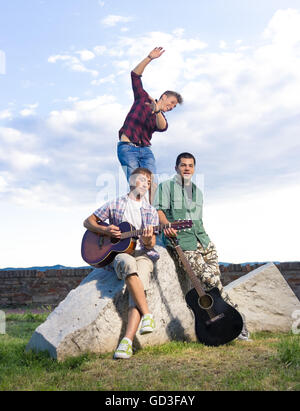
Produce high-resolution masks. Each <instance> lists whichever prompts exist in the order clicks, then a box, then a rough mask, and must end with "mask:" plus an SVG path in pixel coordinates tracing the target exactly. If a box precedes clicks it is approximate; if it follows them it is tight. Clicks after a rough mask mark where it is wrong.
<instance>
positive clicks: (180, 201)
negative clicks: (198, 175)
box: [155, 153, 249, 340]
mask: <svg viewBox="0 0 300 411" xmlns="http://www.w3.org/2000/svg"><path fill="white" fill-rule="evenodd" d="M195 165H196V160H195V157H194V156H193V155H192V154H190V153H181V154H179V156H178V157H177V160H176V166H175V170H176V173H177V174H176V175H175V177H174V178H173V179H171V180H167V181H164V182H163V183H161V184H160V185H159V186H158V189H157V191H156V197H155V206H156V208H157V210H158V215H159V220H160V223H161V224H168V223H169V222H173V221H176V220H185V219H188V220H193V227H192V228H191V229H189V230H187V231H180V232H178V234H177V232H176V230H174V229H173V228H167V229H165V230H164V234H165V237H164V240H165V244H166V246H167V249H168V251H169V253H170V254H171V256H172V258H173V259H174V261H175V263H176V265H177V268H178V269H180V270H182V269H183V266H182V263H181V260H180V259H179V257H178V254H177V252H176V250H175V249H174V246H173V244H172V242H171V241H170V240H169V239H168V237H172V236H176V235H177V238H178V241H179V245H180V246H181V248H182V250H183V252H184V254H185V256H186V257H187V259H188V261H189V263H190V265H191V267H192V269H193V270H194V271H195V272H196V274H197V275H198V276H199V278H200V280H201V282H202V283H203V285H204V287H205V288H207V289H210V288H213V287H217V288H218V289H219V290H220V293H221V296H222V298H223V299H224V301H226V302H227V303H229V304H230V305H232V306H233V307H235V308H238V307H237V305H236V304H234V303H233V302H232V301H231V300H230V297H229V296H228V294H227V293H226V292H225V291H224V288H223V286H222V283H221V279H220V276H221V273H220V269H219V262H218V255H217V250H216V248H215V245H214V244H213V243H212V242H211V240H210V238H209V236H208V235H207V233H206V231H205V229H204V226H203V221H202V207H203V196H202V192H201V191H200V189H199V188H198V187H197V186H196V185H195V184H194V183H193V182H192V176H193V174H194V172H195ZM242 317H243V320H244V327H243V330H242V332H241V334H240V336H239V337H238V338H239V339H244V340H249V332H248V330H247V328H246V323H245V318H244V316H243V315H242Z"/></svg>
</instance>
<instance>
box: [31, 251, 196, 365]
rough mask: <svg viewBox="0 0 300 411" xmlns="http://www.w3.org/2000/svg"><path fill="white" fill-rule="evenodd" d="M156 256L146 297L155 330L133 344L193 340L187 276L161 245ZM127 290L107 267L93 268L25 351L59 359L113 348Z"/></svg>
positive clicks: (122, 327) (121, 332)
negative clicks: (46, 353) (187, 301)
mask: <svg viewBox="0 0 300 411" xmlns="http://www.w3.org/2000/svg"><path fill="white" fill-rule="evenodd" d="M156 248H157V249H158V251H159V253H160V259H159V260H158V262H157V264H156V269H155V271H154V273H153V275H152V278H151V282H150V288H149V290H148V291H147V300H148V305H149V309H150V311H151V312H152V313H153V315H154V318H155V323H156V328H155V332H153V333H152V334H146V335H139V334H138V333H137V335H136V338H135V340H134V346H135V347H136V348H139V347H143V346H145V345H147V344H151V345H156V344H162V343H165V342H167V341H172V340H176V339H177V340H186V341H191V340H194V341H195V340H196V336H195V331H194V319H193V314H192V313H191V311H190V310H189V309H188V307H187V305H186V303H185V299H184V295H185V294H186V292H187V291H188V280H187V278H186V276H183V275H177V273H176V270H175V265H174V262H173V260H172V259H171V258H170V256H169V254H168V252H167V251H166V249H165V248H163V247H160V246H157V247H156ZM127 312H128V291H127V290H126V286H124V285H123V282H122V281H119V280H118V279H117V276H116V275H115V273H114V272H113V270H112V269H110V268H109V267H108V268H107V267H106V268H105V269H103V268H102V269H101V268H100V269H95V270H93V271H92V272H91V273H90V274H89V275H88V276H87V277H86V278H85V279H84V280H83V281H82V282H81V284H80V285H79V286H78V287H77V288H76V289H74V290H72V291H71V292H70V293H69V294H68V296H67V297H66V298H65V299H64V300H63V301H62V302H61V303H60V304H59V305H58V307H57V308H56V309H55V310H54V311H53V312H52V313H51V314H50V315H49V317H48V318H47V320H46V321H45V322H44V323H43V324H41V325H40V326H39V327H38V328H37V329H36V330H35V332H34V334H33V335H32V338H31V340H30V341H29V343H28V345H27V350H29V349H33V350H35V351H44V350H46V351H48V352H49V353H50V355H51V356H52V357H53V358H57V359H58V360H63V359H65V358H66V357H69V356H76V355H80V354H82V353H83V352H86V351H88V352H95V353H103V352H110V351H114V350H115V348H116V346H117V345H118V342H119V341H120V339H121V338H122V337H123V335H124V331H125V327H126V324H127Z"/></svg>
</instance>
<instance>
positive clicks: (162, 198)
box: [154, 175, 210, 251]
mask: <svg viewBox="0 0 300 411" xmlns="http://www.w3.org/2000/svg"><path fill="white" fill-rule="evenodd" d="M190 188H191V190H190V192H189V190H188V187H184V186H183V185H182V182H181V178H180V179H179V178H178V175H176V176H175V177H174V178H172V179H171V180H167V181H164V182H163V183H161V184H159V186H158V189H157V191H156V197H155V203H154V205H155V207H156V209H157V210H161V211H163V212H164V213H165V215H166V217H167V219H168V221H170V222H171V223H172V222H173V221H177V220H192V221H193V226H192V227H191V228H190V229H188V230H186V231H178V232H177V238H178V241H179V244H180V246H181V248H182V249H183V250H184V251H194V250H196V249H197V243H198V242H200V243H201V244H202V246H203V248H204V249H205V248H206V247H207V246H208V244H209V242H210V239H209V237H208V235H207V233H206V231H205V229H204V226H203V221H202V210H203V195H202V192H201V190H200V189H199V188H198V187H197V186H196V185H195V184H194V183H192V187H190ZM164 242H165V244H166V245H168V246H170V247H173V246H172V244H171V242H170V241H169V240H168V239H167V238H165V237H164Z"/></svg>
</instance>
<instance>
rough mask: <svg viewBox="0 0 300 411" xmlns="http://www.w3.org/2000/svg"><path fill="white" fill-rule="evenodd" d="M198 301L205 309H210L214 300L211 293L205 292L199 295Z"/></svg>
mask: <svg viewBox="0 0 300 411" xmlns="http://www.w3.org/2000/svg"><path fill="white" fill-rule="evenodd" d="M198 303H199V305H200V307H201V308H203V309H204V310H209V309H210V308H211V307H212V306H213V303H214V300H213V298H212V297H211V296H210V295H209V294H205V295H203V296H202V297H199V299H198Z"/></svg>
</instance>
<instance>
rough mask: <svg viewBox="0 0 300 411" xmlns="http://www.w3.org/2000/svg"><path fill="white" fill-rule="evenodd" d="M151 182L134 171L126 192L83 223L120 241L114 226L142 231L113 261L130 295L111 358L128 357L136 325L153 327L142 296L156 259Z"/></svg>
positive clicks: (146, 330)
mask: <svg viewBox="0 0 300 411" xmlns="http://www.w3.org/2000/svg"><path fill="white" fill-rule="evenodd" d="M151 182H152V173H151V171H150V170H148V169H146V168H137V169H136V170H134V171H133V173H132V175H131V177H130V192H129V193H128V194H127V195H125V196H123V197H119V198H117V199H116V200H115V201H110V202H107V203H106V204H104V205H103V206H102V207H100V208H98V209H97V210H96V211H95V212H94V213H93V214H92V215H91V216H90V217H88V218H87V219H86V220H85V221H84V226H85V227H86V228H87V229H88V230H90V231H93V232H96V233H100V234H103V235H108V236H110V237H114V238H120V236H121V232H120V230H119V228H118V225H119V224H120V223H121V222H124V221H127V222H128V223H130V224H131V225H133V226H134V227H135V229H136V230H140V229H143V234H142V235H141V236H140V237H139V239H138V241H137V246H136V248H135V251H134V252H133V254H131V255H130V254H126V253H121V254H118V255H117V256H116V257H115V259H114V261H113V267H114V269H115V272H116V274H117V276H118V278H119V279H120V280H124V281H125V283H126V285H127V287H128V290H129V295H130V298H129V310H128V323H127V327H126V332H125V335H124V338H123V339H122V340H121V342H120V344H119V346H118V348H117V349H116V351H115V353H114V358H130V357H131V356H132V342H133V339H134V336H135V334H136V332H137V330H138V326H139V324H140V322H141V328H140V334H145V333H150V332H152V331H153V330H154V327H155V324H154V319H153V316H152V314H151V313H150V311H149V307H148V304H147V299H146V296H145V291H146V290H147V288H148V287H149V279H150V275H151V273H152V272H153V264H154V262H155V261H156V260H157V259H158V258H159V255H158V253H157V252H156V251H155V250H154V246H155V243H156V237H155V234H154V233H153V226H157V225H158V224H159V219H158V214H157V211H156V209H155V208H154V207H152V206H151V205H150V204H149V202H148V201H147V200H146V198H145V196H146V194H147V192H148V190H149V188H150V187H151ZM106 220H109V224H110V225H108V226H100V225H99V224H98V223H97V221H102V222H105V221H106Z"/></svg>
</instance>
